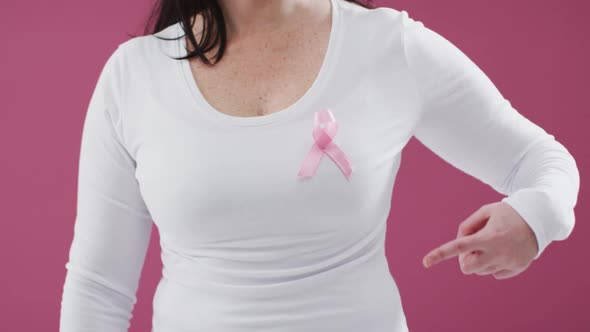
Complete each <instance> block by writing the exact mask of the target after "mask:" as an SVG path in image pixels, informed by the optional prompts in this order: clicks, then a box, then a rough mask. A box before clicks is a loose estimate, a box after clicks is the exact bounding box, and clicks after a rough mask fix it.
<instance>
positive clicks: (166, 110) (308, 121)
mask: <svg viewBox="0 0 590 332" xmlns="http://www.w3.org/2000/svg"><path fill="white" fill-rule="evenodd" d="M369 77H371V76H369ZM373 77H374V76H373ZM335 79H336V80H335V81H334V84H332V85H331V86H330V88H329V89H327V90H323V91H322V92H323V93H322V94H318V97H317V98H315V99H310V100H309V102H308V103H305V104H302V105H301V107H298V108H294V109H291V110H290V112H291V113H289V115H288V117H287V116H285V117H278V118H276V119H277V121H276V122H265V123H264V124H263V125H242V124H244V123H239V124H236V123H234V122H224V119H225V118H211V117H209V116H204V114H205V113H203V110H200V109H195V108H194V104H193V103H191V102H189V101H188V100H187V99H186V98H174V97H172V96H164V95H161V94H157V93H153V94H151V97H150V99H148V100H143V101H142V102H136V103H137V105H135V106H134V107H133V109H134V110H141V112H139V111H138V112H133V113H132V115H130V116H128V117H127V118H126V119H125V121H126V123H127V124H130V123H133V126H130V125H127V126H126V127H125V132H126V139H127V143H128V147H129V148H130V150H131V152H132V155H133V156H134V158H135V160H136V163H137V165H136V172H135V176H136V178H137V180H138V183H139V186H140V190H141V193H142V195H143V198H144V200H145V202H146V205H147V206H148V209H149V210H150V213H151V214H152V217H153V219H154V222H155V223H156V224H157V225H158V227H159V229H160V232H161V233H162V232H167V233H168V234H174V236H177V237H184V236H186V237H187V238H189V237H190V241H193V242H194V241H196V243H206V242H209V241H215V240H220V239H223V238H227V237H228V236H232V234H242V235H243V234H248V232H261V231H262V230H264V232H267V233H268V234H270V233H276V232H279V233H280V232H288V233H291V234H293V233H297V232H301V233H305V232H308V231H309V230H310V229H314V230H317V231H327V232H339V233H342V232H345V233H347V234H349V235H350V236H351V237H354V236H355V234H356V235H358V234H361V233H364V232H363V231H366V230H367V229H369V228H370V227H373V226H375V225H374V224H375V223H378V222H379V221H381V220H382V217H383V214H386V213H387V211H388V208H389V204H390V195H391V190H392V186H393V182H394V179H395V175H396V173H397V170H398V168H399V165H400V161H401V152H402V149H403V147H404V146H405V145H406V143H407V142H408V140H409V139H410V138H411V135H412V130H413V126H414V123H415V120H416V116H415V115H416V108H415V107H416V105H415V104H414V102H413V100H412V99H411V98H407V92H406V91H405V90H404V89H403V88H400V89H397V90H396V89H395V87H392V91H385V90H384V89H382V88H379V87H376V86H373V85H372V83H371V81H367V82H363V80H362V79H359V80H358V81H357V82H355V83H354V84H352V85H350V84H348V85H346V84H344V82H342V81H339V80H337V77H335ZM363 83H366V84H364V85H363ZM400 87H402V86H400ZM350 89H356V91H354V93H353V91H347V90H350ZM322 109H328V110H329V111H330V112H331V114H332V115H333V122H334V123H335V124H336V126H335V127H336V128H334V126H332V128H331V129H327V128H324V129H322V128H319V124H318V123H317V122H316V121H315V120H316V119H315V114H316V113H317V112H319V111H321V110H322ZM253 123H255V122H253ZM302 173H307V174H308V175H307V176H301V174H302ZM252 234H255V233H252ZM256 234H258V235H260V233H256Z"/></svg>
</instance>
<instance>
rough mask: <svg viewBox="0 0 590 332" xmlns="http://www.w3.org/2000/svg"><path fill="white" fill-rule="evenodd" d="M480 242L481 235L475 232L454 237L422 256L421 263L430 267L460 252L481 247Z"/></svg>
mask: <svg viewBox="0 0 590 332" xmlns="http://www.w3.org/2000/svg"><path fill="white" fill-rule="evenodd" d="M481 244H482V241H481V237H480V236H478V234H477V233H476V234H473V235H468V236H465V237H460V238H457V239H454V240H452V241H449V242H447V243H445V244H443V245H441V246H439V247H438V248H436V249H434V250H432V251H431V252H429V253H428V254H427V255H426V256H425V257H424V260H423V264H424V266H425V267H430V266H432V265H434V264H437V263H439V262H441V261H443V260H445V259H449V258H451V257H455V256H458V255H459V254H461V253H465V252H470V251H473V250H475V249H481V248H482V246H481Z"/></svg>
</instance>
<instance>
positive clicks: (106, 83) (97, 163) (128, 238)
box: [59, 46, 152, 332]
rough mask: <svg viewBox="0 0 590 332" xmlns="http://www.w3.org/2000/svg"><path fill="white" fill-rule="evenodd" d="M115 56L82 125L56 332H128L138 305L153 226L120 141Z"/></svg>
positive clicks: (117, 53) (117, 60) (132, 164)
mask: <svg viewBox="0 0 590 332" xmlns="http://www.w3.org/2000/svg"><path fill="white" fill-rule="evenodd" d="M120 53H121V46H119V48H117V50H115V52H114V53H112V55H111V56H110V57H109V59H108V60H107V62H106V64H105V66H104V67H103V69H102V72H101V74H100V76H99V79H98V82H97V85H96V87H95V90H94V92H93V95H92V97H91V100H90V103H89V106H88V109H87V112H86V117H85V120H84V127H83V133H82V140H81V148H80V159H79V168H78V193H77V211H76V220H75V224H74V237H73V241H72V243H71V247H70V251H69V260H68V262H67V263H66V265H65V266H66V269H67V274H66V278H65V282H64V286H63V294H62V301H61V313H60V328H59V331H60V332H84V331H92V332H97V331H105V332H106V331H108V332H121V331H127V330H128V328H129V325H130V320H131V316H132V311H133V307H134V305H135V303H136V300H137V298H136V290H137V287H138V283H139V278H140V274H141V270H142V268H143V262H144V259H145V255H146V251H147V247H148V244H149V239H150V233H151V228H152V220H151V216H150V214H149V212H148V209H147V207H146V205H145V203H144V201H143V199H142V197H141V194H140V191H139V186H138V182H137V180H136V179H135V175H134V174H135V173H134V172H135V161H134V159H133V158H132V157H131V155H130V154H129V152H128V150H127V149H126V148H125V146H124V142H123V139H122V135H121V134H120V133H121V132H122V131H121V119H122V118H121V114H120V98H119V91H120V87H121V74H120V73H121V66H122V62H121V59H120V58H121V54H120Z"/></svg>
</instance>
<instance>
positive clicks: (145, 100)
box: [60, 0, 579, 332]
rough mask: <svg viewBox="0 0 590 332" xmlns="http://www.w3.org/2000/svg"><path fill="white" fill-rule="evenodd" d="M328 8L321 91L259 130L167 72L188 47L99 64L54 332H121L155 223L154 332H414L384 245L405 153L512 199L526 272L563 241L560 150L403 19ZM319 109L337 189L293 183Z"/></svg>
mask: <svg viewBox="0 0 590 332" xmlns="http://www.w3.org/2000/svg"><path fill="white" fill-rule="evenodd" d="M332 5H333V7H332V8H333V13H332V14H333V15H334V16H333V26H332V32H331V35H330V44H329V48H328V53H327V55H326V58H325V61H324V63H323V66H322V68H321V71H320V73H319V76H318V77H317V79H316V81H315V82H314V83H313V85H312V87H311V88H310V89H309V90H308V91H307V93H306V94H305V95H304V96H303V97H302V98H300V99H299V100H298V101H297V102H296V103H294V104H292V105H291V106H290V107H287V108H285V109H283V110H281V111H279V112H277V113H273V114H270V115H265V116H261V117H235V116H230V115H226V114H224V113H221V112H217V111H216V110H215V109H214V108H213V107H212V106H211V105H210V104H208V103H207V101H206V100H205V99H204V98H203V96H202V95H201V94H200V92H199V90H198V88H197V86H196V85H195V82H194V80H192V77H191V74H190V67H189V64H188V62H186V61H181V62H179V61H177V60H174V59H172V58H171V56H179V55H184V54H185V49H184V48H183V45H182V44H181V42H182V41H183V39H178V40H169V41H166V40H160V39H158V38H156V36H154V35H147V36H140V37H136V38H132V39H130V40H128V41H126V42H124V43H122V44H120V45H119V47H118V48H117V49H116V50H115V51H114V52H113V53H112V55H111V56H110V58H109V59H108V61H107V62H106V64H105V65H104V68H103V70H102V73H101V75H100V77H99V80H98V83H97V85H96V89H95V91H94V94H93V96H92V99H91V101H90V103H89V107H88V111H87V115H86V118H85V122H84V129H83V136H82V143H81V151H80V164H79V175H78V202H77V217H76V220H75V228H74V229H75V235H74V238H73V242H72V245H71V249H70V253H69V254H70V256H69V261H68V262H67V264H66V268H67V277H66V280H65V284H64V289H63V299H62V303H61V320H60V331H61V332H83V331H108V332H117V331H127V329H128V327H129V322H130V318H131V315H132V309H133V307H134V304H135V303H136V290H137V286H138V282H139V277H140V273H141V270H142V265H143V262H144V258H145V253H146V249H147V247H148V243H149V238H150V231H151V227H152V224H155V225H156V227H157V230H158V232H159V235H160V240H161V241H160V245H161V249H162V255H161V258H162V262H163V265H164V268H163V277H162V279H161V281H160V283H159V284H158V287H157V290H156V293H155V297H154V300H153V301H154V302H153V309H154V313H153V320H152V323H153V332H188V331H190V332H195V331H208V332H209V331H215V332H234V331H235V332H238V331H239V332H246V331H257V332H260V331H273V332H295V331H297V332H299V331H339V332H358V331H364V332H404V331H408V324H407V322H406V318H405V315H404V311H403V309H402V302H401V299H400V294H399V291H398V289H397V286H396V283H395V281H394V279H393V277H392V276H391V274H390V271H389V267H388V263H387V260H386V257H385V251H384V239H385V231H386V220H387V217H388V215H389V211H390V202H391V195H392V189H393V185H394V180H395V177H396V174H397V171H398V169H399V165H400V161H401V155H402V149H403V148H404V146H406V144H407V143H408V141H409V140H410V138H411V137H415V138H417V139H418V140H419V141H420V142H422V143H423V144H424V145H425V146H426V147H428V148H429V149H431V150H432V151H433V152H434V153H436V154H437V155H439V156H440V157H441V158H444V160H446V161H448V162H449V163H451V164H452V165H454V166H456V167H457V168H458V169H459V170H461V171H463V172H465V173H467V174H469V175H471V176H473V177H474V178H476V179H478V180H480V181H483V182H484V183H486V184H489V185H490V187H491V188H493V189H495V190H497V191H498V192H500V193H502V194H505V195H508V196H507V197H506V198H504V199H503V201H504V202H506V203H508V204H510V205H511V206H513V207H514V208H515V209H516V210H517V211H518V212H519V213H520V214H521V215H522V216H523V217H524V219H525V220H526V222H527V223H528V224H529V225H530V226H531V228H532V230H533V231H534V233H535V235H536V238H537V241H538V243H539V246H540V250H539V252H538V254H537V256H536V258H538V257H539V255H540V254H541V252H543V250H544V249H545V248H546V247H547V245H548V244H549V243H550V242H551V241H554V240H563V239H565V238H566V237H567V236H568V235H569V234H570V233H571V231H572V229H573V226H574V212H573V208H574V205H575V204H576V199H577V194H578V188H579V174H578V170H577V167H576V163H575V161H574V159H573V158H572V156H571V155H570V154H569V153H568V151H567V150H566V149H565V147H563V146H562V145H561V144H560V143H558V142H557V141H556V140H555V139H554V136H553V135H550V134H548V133H547V132H546V131H544V130H543V129H542V128H540V127H539V126H537V125H535V124H534V123H532V122H531V121H529V120H528V119H527V118H525V117H524V116H522V115H521V114H519V113H518V112H517V111H516V110H515V109H514V108H512V106H511V104H510V103H509V102H508V100H506V99H505V98H504V97H503V96H502V95H501V94H500V93H499V91H498V90H497V89H496V88H495V86H494V85H493V84H492V82H491V81H490V80H489V79H488V77H486V75H485V74H484V73H483V72H482V71H481V70H480V69H479V68H478V67H477V66H476V65H475V64H474V63H473V62H472V61H470V59H469V58H468V57H467V56H466V55H465V54H463V53H462V52H461V51H460V50H459V49H458V48H456V47H455V46H454V45H453V44H452V43H450V42H449V41H448V40H446V39H445V38H443V37H442V36H440V35H439V34H437V33H435V32H433V31H432V30H429V29H428V28H426V27H425V26H424V25H423V24H422V23H421V22H420V21H415V20H413V19H411V18H409V17H408V14H407V12H405V11H397V10H394V9H391V8H385V7H384V8H378V9H374V10H368V9H365V8H361V7H359V6H356V5H353V4H350V3H348V2H345V1H341V0H332ZM181 33H182V31H181V27H180V25H179V24H174V25H171V26H169V27H168V28H167V29H165V30H164V31H161V32H160V33H158V34H157V35H158V36H160V37H175V36H178V35H179V34H181ZM323 107H328V108H330V109H331V110H332V112H333V114H334V115H335V118H336V121H337V122H338V124H339V130H338V133H337V134H336V136H335V137H334V142H335V143H336V144H337V145H338V146H339V147H340V148H341V149H342V150H343V151H344V152H345V153H346V154H347V155H348V157H349V158H350V160H351V162H352V165H353V169H354V170H353V174H352V176H351V178H350V180H346V178H345V177H344V176H343V174H342V172H341V171H340V169H339V168H338V167H337V166H336V164H334V163H333V162H332V160H330V158H327V157H326V156H324V157H325V158H323V159H322V161H321V164H320V166H319V168H318V170H317V173H316V174H315V175H314V176H313V177H312V178H308V179H305V180H301V179H298V178H297V176H296V175H297V172H298V170H299V167H300V166H301V163H302V161H303V159H304V157H305V155H306V154H307V153H308V151H309V149H310V147H311V145H312V144H313V137H312V134H311V129H312V126H313V114H314V112H315V111H317V110H320V109H321V108H323ZM152 221H153V222H152ZM389 231H395V229H390V230H389Z"/></svg>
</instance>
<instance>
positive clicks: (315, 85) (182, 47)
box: [176, 0, 341, 126]
mask: <svg viewBox="0 0 590 332" xmlns="http://www.w3.org/2000/svg"><path fill="white" fill-rule="evenodd" d="M338 1H340V0H330V4H331V5H330V7H331V8H330V10H331V16H332V17H331V27H330V34H329V39H328V46H327V50H326V52H325V54H324V59H323V60H322V64H321V66H320V69H319V71H318V72H317V74H316V77H315V79H314V81H313V82H312V84H311V86H310V87H309V88H308V89H307V90H306V91H305V93H304V94H303V95H302V96H300V97H299V98H298V99H297V100H296V101H295V102H293V103H291V104H290V105H288V106H286V107H284V108H282V109H281V110H279V111H275V112H273V113H270V114H266V115H259V116H250V117H246V116H234V115H229V114H226V113H223V112H220V111H219V110H217V109H216V108H215V107H213V105H211V104H210V103H209V102H208V101H207V99H205V97H204V95H203V94H202V92H201V90H200V89H199V87H198V85H197V83H196V81H195V79H194V78H193V74H192V71H191V67H190V62H189V61H188V59H181V60H177V62H178V69H179V72H180V75H181V76H182V80H183V83H184V84H183V86H184V87H185V91H186V92H187V93H188V95H189V97H190V99H191V104H192V105H193V106H195V110H194V111H195V112H198V113H199V114H203V115H204V116H207V117H209V118H211V119H213V120H215V121H218V122H219V123H222V124H223V123H225V124H229V125H236V126H257V125H268V124H272V123H277V122H281V121H285V120H288V119H290V118H293V117H295V116H302V115H304V114H305V113H307V112H311V111H313V110H314V108H312V107H309V106H310V103H311V102H312V101H313V100H314V99H315V98H316V97H317V96H318V94H319V93H320V92H321V90H322V88H323V87H324V86H325V84H326V82H327V80H328V77H329V76H330V73H331V72H332V70H333V67H334V63H335V58H334V57H335V55H336V54H337V52H336V47H337V44H338V43H339V40H340V38H339V36H340V34H339V31H340V15H341V13H340V6H339V4H338ZM176 25H177V30H178V32H179V34H178V35H179V36H180V37H179V38H178V42H177V43H176V44H177V46H178V47H177V52H178V53H177V54H178V55H180V56H185V55H186V54H187V48H186V45H187V44H186V38H185V34H184V30H183V29H182V25H181V23H180V22H177V23H176Z"/></svg>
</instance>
